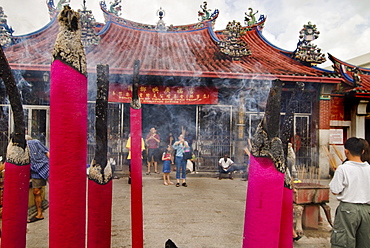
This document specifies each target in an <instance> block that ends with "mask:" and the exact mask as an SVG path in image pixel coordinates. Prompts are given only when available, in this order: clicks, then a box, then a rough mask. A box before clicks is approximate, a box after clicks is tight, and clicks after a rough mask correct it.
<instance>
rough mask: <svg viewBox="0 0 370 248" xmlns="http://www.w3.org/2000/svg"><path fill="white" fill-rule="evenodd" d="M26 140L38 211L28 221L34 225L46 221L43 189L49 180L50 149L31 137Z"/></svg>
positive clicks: (27, 136)
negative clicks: (43, 209)
mask: <svg viewBox="0 0 370 248" xmlns="http://www.w3.org/2000/svg"><path fill="white" fill-rule="evenodd" d="M26 140H27V145H28V148H29V150H30V159H31V183H32V189H33V196H34V198H35V206H36V210H37V214H36V216H34V217H32V218H31V219H30V220H28V223H33V222H36V221H39V220H43V219H44V215H43V213H42V187H43V186H46V181H47V180H48V178H49V157H50V153H49V149H48V148H47V147H46V146H44V145H43V144H42V143H41V142H40V141H39V140H37V139H32V137H31V136H29V135H26Z"/></svg>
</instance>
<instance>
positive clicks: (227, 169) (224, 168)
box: [218, 154, 234, 180]
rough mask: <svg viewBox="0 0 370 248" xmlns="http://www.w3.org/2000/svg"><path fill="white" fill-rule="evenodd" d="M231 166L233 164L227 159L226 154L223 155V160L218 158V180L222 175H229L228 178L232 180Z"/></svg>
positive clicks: (232, 169) (232, 168)
mask: <svg viewBox="0 0 370 248" xmlns="http://www.w3.org/2000/svg"><path fill="white" fill-rule="evenodd" d="M233 164H234V162H233V161H232V160H231V159H230V158H229V155H227V154H225V155H224V157H223V158H220V160H219V161H218V165H219V171H220V174H219V176H218V179H219V180H221V179H222V173H227V174H229V178H230V179H231V180H233V177H232V173H233V171H234V167H233Z"/></svg>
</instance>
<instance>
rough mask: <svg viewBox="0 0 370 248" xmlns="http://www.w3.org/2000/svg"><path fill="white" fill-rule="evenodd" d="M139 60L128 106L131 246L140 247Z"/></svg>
mask: <svg viewBox="0 0 370 248" xmlns="http://www.w3.org/2000/svg"><path fill="white" fill-rule="evenodd" d="M139 68H140V61H139V60H135V64H134V81H133V90H132V101H131V108H130V130H131V231H132V247H133V248H142V247H143V246H144V239H143V238H144V237H143V192H142V184H143V178H142V158H141V156H142V149H141V147H142V143H141V138H142V137H141V136H142V131H141V127H142V124H141V104H140V99H139V96H138V86H139V78H138V75H139Z"/></svg>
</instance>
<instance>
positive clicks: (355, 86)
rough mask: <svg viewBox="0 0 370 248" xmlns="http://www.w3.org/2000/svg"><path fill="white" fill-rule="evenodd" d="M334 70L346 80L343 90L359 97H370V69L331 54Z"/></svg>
mask: <svg viewBox="0 0 370 248" xmlns="http://www.w3.org/2000/svg"><path fill="white" fill-rule="evenodd" d="M329 59H330V60H331V61H332V62H333V68H334V70H335V71H336V72H337V73H338V74H340V75H341V77H342V78H343V80H344V83H343V84H342V85H343V91H344V92H346V93H348V94H352V95H354V96H355V97H359V98H370V69H369V68H363V67H357V66H355V65H352V64H349V63H347V62H344V61H342V60H339V59H338V58H336V57H334V56H333V55H331V54H329Z"/></svg>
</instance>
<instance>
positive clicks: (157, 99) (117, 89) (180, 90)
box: [109, 83, 218, 105]
mask: <svg viewBox="0 0 370 248" xmlns="http://www.w3.org/2000/svg"><path fill="white" fill-rule="evenodd" d="M131 97H132V85H128V84H117V83H115V84H110V85H109V101H110V102H123V103H129V102H130V101H131ZM139 97H140V101H141V103H143V104H168V105H176V104H182V105H198V104H217V103H218V89H217V88H216V87H209V86H207V87H204V86H197V87H193V86H163V85H139Z"/></svg>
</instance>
